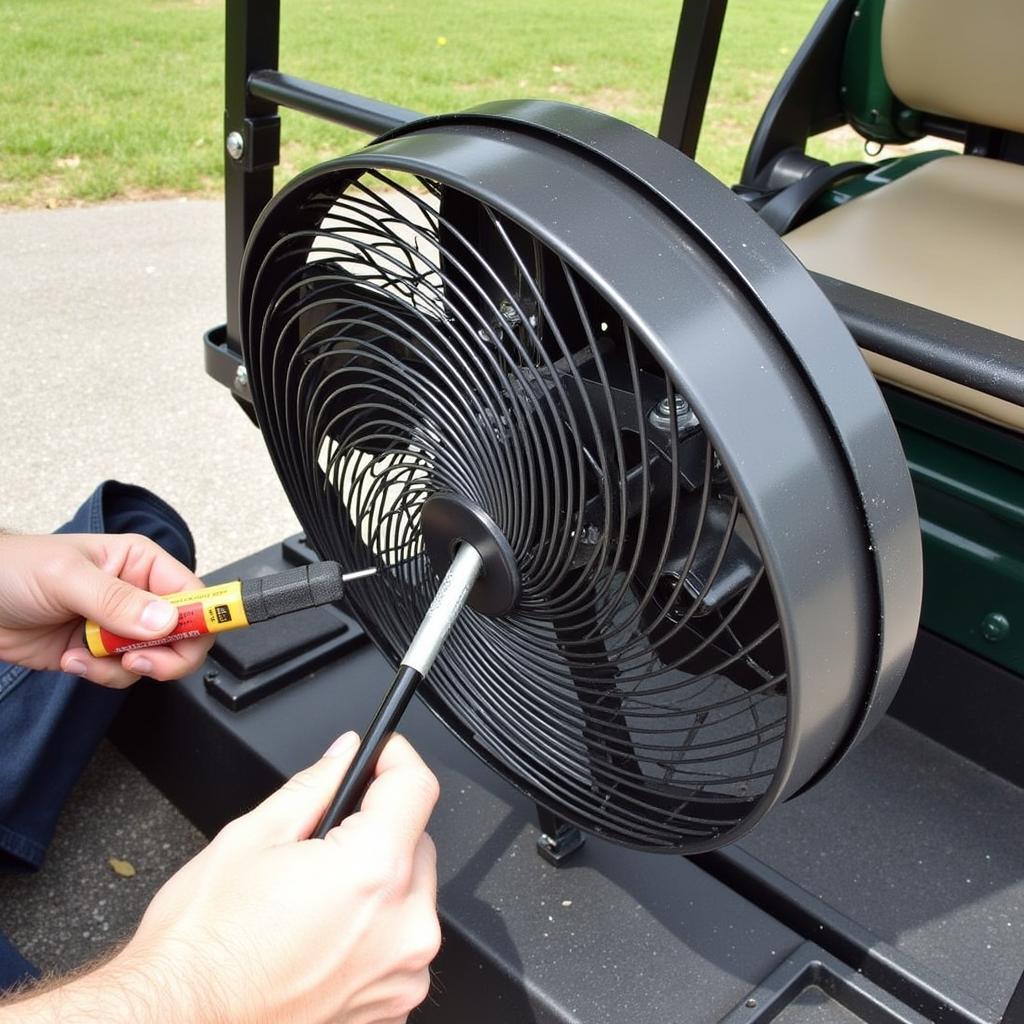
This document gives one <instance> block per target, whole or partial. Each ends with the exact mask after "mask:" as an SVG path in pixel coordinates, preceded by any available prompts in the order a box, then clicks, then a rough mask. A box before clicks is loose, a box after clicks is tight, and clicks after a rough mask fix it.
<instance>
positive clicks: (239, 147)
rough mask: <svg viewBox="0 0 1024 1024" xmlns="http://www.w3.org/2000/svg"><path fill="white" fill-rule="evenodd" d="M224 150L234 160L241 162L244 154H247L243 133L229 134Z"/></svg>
mask: <svg viewBox="0 0 1024 1024" xmlns="http://www.w3.org/2000/svg"><path fill="white" fill-rule="evenodd" d="M224 148H225V149H226V150H227V151H228V156H229V157H231V159H232V160H241V159H242V154H243V153H245V139H243V138H242V134H241V132H229V133H228V137H227V138H226V139H225V140H224Z"/></svg>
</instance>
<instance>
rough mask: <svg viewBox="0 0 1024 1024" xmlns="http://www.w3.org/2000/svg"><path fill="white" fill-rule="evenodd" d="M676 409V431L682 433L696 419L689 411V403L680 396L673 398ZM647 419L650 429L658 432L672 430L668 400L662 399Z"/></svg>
mask: <svg viewBox="0 0 1024 1024" xmlns="http://www.w3.org/2000/svg"><path fill="white" fill-rule="evenodd" d="M674 404H675V407H676V429H677V430H679V431H682V430H683V429H684V428H686V427H689V426H690V425H691V424H692V423H694V422H696V417H695V416H694V415H693V413H692V412H691V411H690V403H689V402H688V401H687V400H686V399H685V398H683V396H682V395H676V396H675V397H674ZM648 419H649V420H650V422H651V426H652V427H657V428H658V429H659V430H671V429H672V405H671V404H670V401H669V399H667V398H663V399H662V400H661V401H660V402H659V403H658V404H657V405H656V406H655V407H654V408H653V409H652V410H651V413H650V416H649V417H648Z"/></svg>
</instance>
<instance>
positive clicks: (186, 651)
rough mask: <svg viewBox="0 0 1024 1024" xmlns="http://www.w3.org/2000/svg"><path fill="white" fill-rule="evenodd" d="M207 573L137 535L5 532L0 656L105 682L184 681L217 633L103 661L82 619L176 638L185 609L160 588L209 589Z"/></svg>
mask: <svg viewBox="0 0 1024 1024" xmlns="http://www.w3.org/2000/svg"><path fill="white" fill-rule="evenodd" d="M202 585H203V583H202V580H200V579H199V577H198V576H195V575H194V574H193V573H191V572H189V570H188V569H187V568H185V566H183V565H182V564H181V563H180V562H178V561H177V560H176V559H174V558H172V557H171V556H170V555H169V554H167V552H166V551H164V549H163V548H161V547H160V545H159V544H156V543H155V542H153V541H151V540H150V539H149V538H148V537H142V536H138V535H136V534H54V535H50V536H19V535H15V534H10V535H8V534H5V535H2V536H0V660H2V661H10V662H14V663H16V664H18V665H25V666H27V667H28V668H37V669H61V670H63V671H64V672H70V673H71V674H73V675H78V676H85V678H86V679H91V680H92V681H93V682H94V683H101V684H102V685H104V686H113V687H123V686H128V685H129V684H131V683H133V682H135V680H136V679H138V678H139V676H140V675H147V676H152V677H153V678H154V679H177V678H179V677H181V676H183V675H187V674H188V673H189V672H194V671H195V670H196V669H197V668H198V667H199V666H200V665H201V664H202V663H203V660H204V659H205V658H206V653H207V651H208V650H209V649H210V646H211V645H212V643H213V638H212V637H196V638H193V639H191V640H179V641H177V642H176V643H174V644H170V645H167V646H162V647H149V648H145V649H142V650H136V651H130V652H128V653H127V654H125V655H123V656H122V657H120V658H118V657H116V656H115V657H110V658H94V657H93V656H92V655H91V654H90V653H89V650H88V648H87V647H86V646H85V644H84V642H83V639H82V620H83V619H95V620H96V621H97V622H98V623H99V624H100V625H101V626H103V627H104V628H105V629H107V630H109V631H110V632H112V633H116V634H118V635H120V636H127V637H131V638H132V639H135V640H151V639H156V638H158V637H161V636H167V635H168V634H169V633H170V632H171V631H172V630H173V629H174V626H175V624H176V623H177V621H178V610H177V609H176V608H175V607H174V606H173V605H172V604H170V603H169V602H167V601H162V600H160V599H159V595H161V594H172V593H174V592H175V591H179V590H195V589H198V588H200V587H202Z"/></svg>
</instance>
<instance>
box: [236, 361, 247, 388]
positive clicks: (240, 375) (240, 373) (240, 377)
mask: <svg viewBox="0 0 1024 1024" xmlns="http://www.w3.org/2000/svg"><path fill="white" fill-rule="evenodd" d="M235 387H236V388H238V389H239V390H241V391H245V390H247V389H248V387H249V371H248V370H247V369H246V368H245V366H244V365H242V366H239V367H238V369H237V370H235Z"/></svg>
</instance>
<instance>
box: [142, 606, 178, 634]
mask: <svg viewBox="0 0 1024 1024" xmlns="http://www.w3.org/2000/svg"><path fill="white" fill-rule="evenodd" d="M139 621H140V622H141V623H142V625H143V626H144V627H145V628H146V629H151V630H153V632H154V633H156V632H163V631H165V630H168V629H170V628H171V623H172V622H173V621H174V605H172V604H170V603H169V602H167V601H150V602H149V604H147V605H146V607H145V608H143V609H142V616H141V618H140V620H139Z"/></svg>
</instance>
